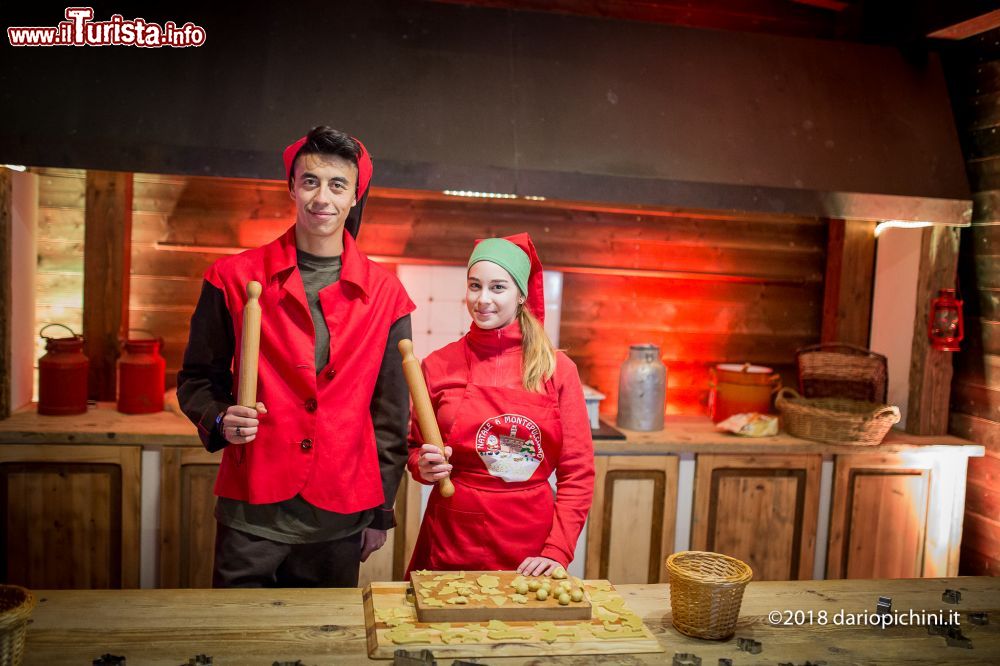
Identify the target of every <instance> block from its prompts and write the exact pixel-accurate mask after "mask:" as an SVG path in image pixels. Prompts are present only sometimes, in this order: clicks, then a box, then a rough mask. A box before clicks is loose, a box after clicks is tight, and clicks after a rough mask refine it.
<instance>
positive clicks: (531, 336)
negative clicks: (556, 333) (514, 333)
mask: <svg viewBox="0 0 1000 666" xmlns="http://www.w3.org/2000/svg"><path fill="white" fill-rule="evenodd" d="M517 321H518V323H519V324H520V325H521V349H522V352H521V356H522V357H523V361H522V364H521V374H522V379H521V382H522V384H523V385H524V388H525V390H526V391H534V392H535V393H542V392H543V389H542V387H543V385H544V383H545V382H547V381H548V380H549V379H551V378H552V375H553V374H554V373H555V371H556V350H555V348H554V347H553V346H552V341H551V340H549V336H548V334H546V333H545V327H544V326H542V322H540V321H538V319H537V318H536V317H535V315H533V314H531V313H530V312H529V311H528V308H526V307H524V306H523V305H522V306H521V308H520V310H519V311H518V313H517Z"/></svg>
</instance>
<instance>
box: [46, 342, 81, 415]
mask: <svg viewBox="0 0 1000 666" xmlns="http://www.w3.org/2000/svg"><path fill="white" fill-rule="evenodd" d="M53 326H59V327H61V328H65V329H66V330H67V331H69V334H70V337H68V338H50V337H48V336H47V335H45V329H47V328H51V327H53ZM38 335H39V336H40V337H42V338H43V339H44V340H45V355H44V356H42V357H41V358H40V359H38V413H39V414H45V415H48V416H68V415H70V414H83V413H85V412H86V411H87V371H88V370H89V369H90V361H88V360H87V357H86V356H85V355H84V353H83V336H82V335H77V334H76V333H74V332H73V329H71V328H70V327H69V326H65V325H63V324H47V325H46V326H43V327H42V330H40V331H39V332H38Z"/></svg>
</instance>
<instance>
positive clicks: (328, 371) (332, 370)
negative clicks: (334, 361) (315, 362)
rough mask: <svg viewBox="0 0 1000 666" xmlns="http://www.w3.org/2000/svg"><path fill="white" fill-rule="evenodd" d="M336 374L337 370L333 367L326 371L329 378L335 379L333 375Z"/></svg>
mask: <svg viewBox="0 0 1000 666" xmlns="http://www.w3.org/2000/svg"><path fill="white" fill-rule="evenodd" d="M335 374H337V371H336V370H334V369H333V368H330V369H329V370H327V371H326V378H327V379H333V376H334V375H335Z"/></svg>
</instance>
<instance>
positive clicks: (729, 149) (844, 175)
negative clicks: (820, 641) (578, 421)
mask: <svg viewBox="0 0 1000 666" xmlns="http://www.w3.org/2000/svg"><path fill="white" fill-rule="evenodd" d="M240 7H241V8H242V9H241V13H240V14H239V15H238V16H235V15H230V14H224V13H223V12H221V11H220V10H219V9H217V8H215V7H206V6H200V5H197V4H190V5H185V4H184V3H170V4H165V3H164V4H162V5H157V4H155V3H154V4H152V5H149V7H148V8H147V7H146V6H144V9H143V18H145V19H146V20H147V21H159V22H165V21H167V20H173V21H175V22H176V23H177V24H178V25H180V24H182V23H184V22H186V21H192V22H194V23H196V24H198V25H201V26H203V27H204V28H205V30H206V33H207V40H206V43H205V44H204V45H203V46H201V47H197V48H187V49H168V48H164V49H138V48H134V47H125V46H109V47H101V48H94V47H49V48H32V47H23V48H12V47H10V46H9V45H5V46H4V47H3V49H2V53H0V58H2V63H3V64H2V65H0V96H2V100H3V101H2V107H3V109H4V111H3V122H2V123H0V162H3V163H19V164H29V165H38V166H62V167H82V168H96V169H109V170H124V171H143V172H160V173H179V174H193V175H215V176H230V177H253V178H272V179H280V178H281V177H282V168H281V160H280V151H281V149H282V148H283V147H284V146H285V145H286V144H287V143H290V142H291V141H292V140H294V139H295V138H297V137H298V136H300V135H302V134H303V133H304V132H305V130H307V129H308V128H309V127H311V126H313V125H316V124H321V123H322V124H330V125H333V126H336V127H340V128H343V129H345V130H347V131H349V132H351V133H353V134H355V135H356V136H358V137H360V138H362V139H363V140H364V141H365V143H366V145H368V147H369V148H370V150H371V151H372V153H373V155H374V157H375V160H376V173H375V181H374V183H375V185H376V186H386V187H400V188H417V189H430V190H446V189H449V190H472V191H480V192H498V193H513V194H517V195H521V196H541V197H547V198H553V199H563V200H575V201H594V202H603V203H620V204H623V205H640V206H643V205H648V206H657V207H677V208H687V209H692V208H693V209H712V210H722V211H737V212H747V211H749V212H763V213H791V214H801V215H810V216H819V217H834V218H853V219H876V220H883V219H896V220H914V221H927V222H934V223H942V224H954V225H965V224H968V223H969V220H970V215H971V207H972V204H971V197H970V194H969V187H968V182H967V180H966V175H965V167H964V162H963V158H962V153H961V149H960V146H959V141H958V136H957V132H956V129H955V125H954V120H953V117H952V112H951V108H950V105H949V101H948V95H947V91H946V87H945V82H944V77H943V74H942V70H941V66H940V63H939V62H938V59H937V57H936V55H934V54H921V55H919V56H917V57H905V56H904V54H903V53H901V52H900V51H899V50H897V49H894V48H891V47H884V46H870V45H862V44H855V43H847V42H835V41H823V40H813V39H799V38H791V37H775V36H769V35H761V34H747V33H734V32H722V31H712V30H698V29H691V28H680V27H671V26H664V25H657V24H646V23H632V22H626V21H609V20H600V19H594V18H586V17H575V16H563V15H556V14H544V13H532V12H516V11H509V10H499V9H488V8H480V7H464V6H460V5H452V4H438V3H421V2H405V3H404V2H386V1H384V0H376V1H371V2H364V3H337V4H336V5H335V6H334V5H331V4H330V3H322V4H310V3H299V4H296V5H294V6H290V7H289V8H286V9H278V8H277V7H276V6H274V5H273V3H265V2H244V3H241V5H240ZM95 11H96V19H99V20H106V19H108V18H109V17H110V14H111V13H113V12H112V10H108V11H107V12H106V13H102V9H101V8H100V7H96V8H95ZM114 11H117V12H119V13H120V12H122V11H123V10H122V9H121V8H120V7H119V8H118V9H115V10H114ZM18 12H19V13H20V16H16V15H14V14H17V13H18ZM8 14H11V15H12V16H9V17H8V20H7V25H8V26H14V25H55V24H56V23H57V22H58V21H59V20H62V18H63V17H62V14H61V10H51V13H50V10H44V11H43V10H40V9H38V8H36V7H30V8H26V7H19V8H12V11H10V12H8ZM125 18H133V17H130V16H126V17H125Z"/></svg>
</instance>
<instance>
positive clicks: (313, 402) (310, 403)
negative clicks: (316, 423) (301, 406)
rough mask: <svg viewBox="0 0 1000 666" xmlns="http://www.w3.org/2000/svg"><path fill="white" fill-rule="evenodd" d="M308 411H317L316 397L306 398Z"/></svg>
mask: <svg viewBox="0 0 1000 666" xmlns="http://www.w3.org/2000/svg"><path fill="white" fill-rule="evenodd" d="M306 411H307V412H315V411H316V398H309V399H308V400H306Z"/></svg>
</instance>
